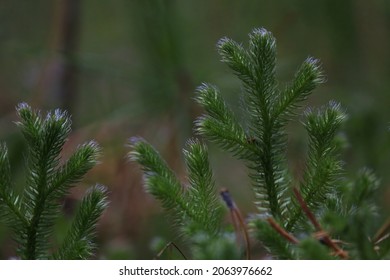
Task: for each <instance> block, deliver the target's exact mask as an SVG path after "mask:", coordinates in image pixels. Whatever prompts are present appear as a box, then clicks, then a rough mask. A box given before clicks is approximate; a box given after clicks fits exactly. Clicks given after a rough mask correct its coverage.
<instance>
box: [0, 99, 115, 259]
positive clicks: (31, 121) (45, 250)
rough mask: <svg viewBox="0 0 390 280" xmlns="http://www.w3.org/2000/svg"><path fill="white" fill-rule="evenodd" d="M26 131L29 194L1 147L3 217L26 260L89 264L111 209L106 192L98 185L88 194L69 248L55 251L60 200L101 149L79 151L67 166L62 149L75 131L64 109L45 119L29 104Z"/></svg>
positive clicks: (21, 109)
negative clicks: (14, 178)
mask: <svg viewBox="0 0 390 280" xmlns="http://www.w3.org/2000/svg"><path fill="white" fill-rule="evenodd" d="M17 113H18V115H19V117H20V122H17V125H18V126H19V127H20V129H21V131H22V133H23V136H24V138H25V139H26V142H27V145H28V155H27V168H28V177H27V180H26V186H25V188H24V190H23V193H19V192H18V191H17V190H15V189H14V188H13V186H12V183H11V171H10V164H9V161H8V151H7V148H6V146H5V145H4V144H1V146H0V218H1V220H2V221H4V222H5V223H6V224H7V225H8V226H9V227H10V228H11V229H12V230H13V237H14V239H15V241H16V243H17V245H18V248H17V254H18V257H20V258H21V259H86V258H89V257H91V256H92V254H93V249H94V247H95V244H94V241H93V238H94V235H95V227H96V224H97V221H98V219H99V217H100V216H101V214H102V212H103V210H104V209H105V208H106V206H107V194H106V189H105V187H103V186H99V185H96V186H94V187H92V188H91V189H89V190H88V191H87V194H86V195H85V197H84V198H83V200H82V202H81V204H80V206H79V209H78V211H77V214H76V216H75V218H74V220H73V223H72V225H71V227H70V229H69V231H68V232H67V234H66V236H65V239H64V241H63V244H62V245H61V246H60V247H59V248H58V249H57V250H56V249H55V248H51V247H50V244H51V242H50V241H51V240H50V238H51V235H52V233H53V229H54V224H55V221H56V218H58V216H59V215H61V213H60V210H61V203H60V199H61V198H63V197H64V196H65V195H66V194H67V193H68V190H69V188H70V187H72V185H73V184H75V183H76V182H78V181H80V180H81V179H82V177H83V176H84V175H85V174H86V173H87V172H88V170H90V169H91V168H92V167H93V166H94V165H95V164H96V163H97V157H98V155H99V147H98V145H97V144H96V143H95V142H93V141H91V142H88V143H85V144H83V145H81V146H79V147H78V148H77V150H76V151H75V152H74V154H73V155H71V156H70V157H69V159H67V160H66V161H65V162H64V163H61V161H62V158H61V150H62V147H63V145H64V144H65V142H66V140H67V137H68V135H69V133H70V132H71V121H70V117H69V116H68V115H67V114H66V113H65V112H62V111H60V110H55V111H54V112H50V113H48V114H47V115H46V117H45V118H43V117H42V116H41V115H40V113H39V112H37V111H34V110H32V109H31V108H30V106H28V105H27V104H25V103H22V104H20V105H19V106H18V107H17Z"/></svg>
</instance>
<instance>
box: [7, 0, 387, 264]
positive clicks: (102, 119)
mask: <svg viewBox="0 0 390 280" xmlns="http://www.w3.org/2000/svg"><path fill="white" fill-rule="evenodd" d="M255 27H265V28H266V29H268V30H270V31H271V32H273V34H274V36H275V37H276V38H277V45H278V64H277V75H278V78H279V81H280V85H281V86H283V84H285V83H287V82H288V81H289V80H290V79H291V78H292V76H293V74H294V71H295V70H296V69H297V67H298V66H299V65H300V63H301V62H302V61H303V60H304V59H305V58H306V57H307V56H309V55H310V56H314V57H316V58H319V59H320V60H321V61H322V66H323V69H324V71H325V74H326V77H327V82H326V84H324V85H321V86H320V87H319V88H318V89H317V90H316V91H315V93H314V94H313V95H312V96H311V97H310V99H309V100H308V101H307V102H306V103H305V104H304V105H305V106H321V105H322V104H325V103H327V102H328V101H329V100H332V99H334V100H337V101H339V102H341V104H342V106H343V107H344V108H345V110H346V112H347V113H348V115H349V119H348V121H347V123H346V125H345V126H344V128H343V131H344V136H345V139H346V140H347V143H348V145H346V147H345V150H344V152H343V155H342V157H343V160H344V161H345V166H346V172H345V176H351V175H353V174H354V173H356V171H357V170H358V169H359V168H361V167H363V166H367V167H369V168H372V169H374V170H375V171H376V174H377V175H378V176H379V177H380V178H381V179H382V189H381V191H380V195H378V199H379V201H380V203H381V204H382V205H383V207H384V209H387V210H386V211H388V212H389V207H388V205H389V202H390V199H389V196H390V191H389V184H390V172H389V167H390V132H389V124H390V110H389V105H390V95H389V94H390V79H389V77H390V54H389V50H390V1H387V0H376V1H364V0H343V1H339V0H327V1H326V0H317V1H311V0H300V1H291V0H280V1H264V0H263V1H261V0H258V1H255V0H252V1H249V0H248V1H234V0H213V1H206V0H197V1H193V0H183V1H179V0H139V1H137V0H111V1H94V0H53V1H45V0H34V1H12V0H2V1H1V3H0V62H1V63H0V139H1V141H4V142H6V143H7V145H8V147H9V150H10V155H11V164H12V170H13V173H14V178H13V179H14V183H15V187H16V188H22V187H23V184H24V180H25V179H24V178H25V177H24V175H25V170H24V167H25V166H24V155H25V143H24V140H23V139H22V137H21V135H20V132H19V131H18V130H17V128H16V126H15V124H14V122H15V121H16V120H17V118H16V115H15V106H16V105H17V104H18V103H20V102H28V103H29V104H30V105H32V106H34V107H35V108H39V109H40V110H42V111H43V112H44V111H46V110H50V109H54V108H63V109H66V110H68V111H69V112H70V113H71V114H72V119H73V133H72V135H71V137H70V139H69V141H68V143H67V145H66V147H65V150H64V156H66V155H68V154H69V153H70V152H71V151H72V150H73V149H75V147H76V146H77V145H78V144H80V143H82V142H85V141H87V140H89V139H96V140H97V141H98V142H99V143H100V144H101V146H102V147H103V155H102V158H101V164H100V165H99V166H97V167H96V168H94V169H93V170H92V171H91V172H90V173H88V176H87V177H86V179H85V180H84V181H83V182H82V183H80V184H78V185H77V186H75V188H74V189H73V190H72V192H71V194H70V196H69V197H68V198H67V199H66V200H65V201H64V217H63V218H61V220H60V221H59V222H58V226H57V228H56V235H55V237H54V240H52V242H53V243H54V244H55V243H56V242H59V241H60V240H61V238H62V237H63V235H64V233H65V231H66V227H67V225H68V224H69V222H70V221H71V216H72V212H73V210H74V208H75V205H77V201H78V200H80V198H81V197H82V195H83V193H84V191H85V190H86V188H87V187H88V186H90V185H93V184H94V183H95V182H99V183H102V184H104V185H107V186H108V187H109V190H110V200H111V204H110V208H109V210H108V211H107V212H106V213H105V214H104V217H103V218H102V220H101V223H100V226H99V234H98V242H99V249H98V251H97V256H96V257H97V258H103V259H107V258H108V259H115V258H122V259H135V258H136V259H150V258H153V257H155V255H156V248H157V247H158V246H157V245H156V244H162V243H164V242H168V241H172V240H175V241H177V240H176V239H177V238H176V235H175V232H174V231H173V230H172V229H171V227H170V221H169V220H167V219H166V218H165V216H164V215H162V212H161V208H160V206H159V204H158V203H156V202H155V201H154V200H153V199H152V198H151V197H150V196H149V195H147V194H145V192H144V190H143V187H142V176H141V172H140V170H139V167H138V166H137V165H136V164H134V163H130V162H128V160H127V159H126V154H127V153H128V151H129V148H128V147H126V143H127V141H128V139H129V138H130V137H132V136H142V137H144V138H146V139H147V140H148V141H149V142H150V143H152V144H153V145H155V147H156V148H157V149H158V150H159V151H160V152H161V154H162V155H163V157H164V158H165V159H166V161H167V162H168V163H169V164H170V166H171V167H172V168H173V169H174V170H175V171H176V172H177V174H178V176H180V177H181V178H183V179H185V170H184V168H183V161H182V155H181V150H182V148H183V147H184V145H185V142H186V140H187V139H188V138H190V137H194V133H193V131H192V124H193V121H194V120H195V118H196V117H197V116H199V115H200V114H201V113H202V111H201V109H200V108H199V107H198V106H197V105H196V104H195V102H194V101H193V97H194V91H195V89H196V87H197V86H198V85H200V83H202V82H211V83H214V84H216V85H218V86H219V87H220V89H221V91H222V92H223V95H224V96H225V97H226V99H227V100H228V101H229V102H230V104H231V106H232V108H233V109H234V110H237V111H238V112H239V109H240V107H239V100H238V96H239V93H240V91H241V85H240V83H239V81H238V80H237V79H236V78H235V77H234V75H232V73H231V72H230V71H229V69H228V68H227V66H226V65H224V64H222V63H221V62H220V61H219V60H220V58H219V56H218V54H217V52H216V48H215V44H216V43H217V41H218V40H219V39H220V38H221V37H224V36H227V37H230V38H233V39H235V40H237V41H239V42H243V44H244V45H245V44H246V43H247V40H248V37H247V34H248V33H249V32H250V31H251V30H252V29H253V28H255ZM299 121H300V119H299V117H298V118H296V119H295V120H293V122H292V124H291V125H290V126H289V127H288V129H289V144H288V162H289V166H290V168H291V170H292V172H293V173H294V174H295V175H296V176H297V177H298V178H299V175H300V173H301V171H302V168H303V166H304V157H305V152H306V143H307V139H306V135H305V131H304V129H303V128H302V126H301V125H300V122H299ZM210 160H211V162H212V166H213V168H214V173H215V177H216V181H217V184H218V186H220V187H226V188H228V189H229V190H230V192H231V193H232V195H233V197H235V199H236V201H237V204H238V206H239V207H240V209H241V211H242V212H244V214H245V215H247V214H249V213H252V212H254V211H255V208H254V206H253V204H252V200H253V194H252V192H251V190H250V186H249V184H248V180H247V177H246V170H245V168H244V166H243V165H242V163H240V162H238V161H236V160H234V159H233V158H231V157H230V156H228V155H226V154H225V153H223V152H221V151H220V150H219V149H217V148H216V147H215V146H213V145H210ZM177 242H179V244H180V242H181V241H180V240H179V241H177ZM14 255H15V251H14V244H13V242H12V239H11V238H10V233H9V232H8V231H7V229H6V228H4V227H3V226H1V225H0V258H1V259H6V258H10V257H12V256H14Z"/></svg>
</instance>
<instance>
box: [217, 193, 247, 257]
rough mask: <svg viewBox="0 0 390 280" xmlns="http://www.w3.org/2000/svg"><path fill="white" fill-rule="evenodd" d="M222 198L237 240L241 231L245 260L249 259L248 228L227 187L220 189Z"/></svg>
mask: <svg viewBox="0 0 390 280" xmlns="http://www.w3.org/2000/svg"><path fill="white" fill-rule="evenodd" d="M220 194H221V197H222V199H223V200H224V201H225V203H226V206H227V207H228V208H229V211H230V217H231V219H232V223H233V227H234V231H235V233H236V238H237V240H238V239H239V238H238V237H239V233H240V231H241V233H242V236H243V239H244V242H245V247H246V258H247V260H250V258H251V256H250V242H249V234H248V230H247V229H246V225H245V222H244V219H243V218H242V215H241V212H240V209H238V207H237V206H236V204H235V203H234V201H233V199H232V197H231V196H230V193H229V191H228V190H227V189H221V191H220Z"/></svg>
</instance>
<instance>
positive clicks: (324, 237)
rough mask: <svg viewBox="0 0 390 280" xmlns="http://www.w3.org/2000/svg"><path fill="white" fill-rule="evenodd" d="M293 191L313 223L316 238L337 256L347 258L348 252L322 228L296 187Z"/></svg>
mask: <svg viewBox="0 0 390 280" xmlns="http://www.w3.org/2000/svg"><path fill="white" fill-rule="evenodd" d="M293 191H294V195H295V197H296V198H297V200H298V203H299V205H300V206H301V208H302V210H303V212H304V213H305V214H306V216H307V218H308V219H309V220H310V222H311V223H312V224H313V226H314V228H315V229H316V231H317V233H316V236H317V238H318V239H319V240H320V241H322V242H323V243H324V244H325V245H327V246H328V247H329V248H331V249H332V250H333V251H334V253H335V255H336V256H339V257H341V258H343V259H348V253H347V252H346V251H344V250H343V249H341V248H340V247H339V246H338V245H337V244H336V243H335V242H333V240H332V239H331V238H330V236H329V234H328V233H327V232H326V231H324V230H323V229H322V227H321V225H320V223H319V222H318V221H317V219H316V217H315V216H314V214H313V213H312V212H311V211H310V209H309V207H308V206H307V204H306V202H305V200H304V199H303V197H302V195H301V194H300V192H299V190H298V189H297V188H294V189H293Z"/></svg>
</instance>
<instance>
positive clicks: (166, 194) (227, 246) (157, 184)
mask: <svg viewBox="0 0 390 280" xmlns="http://www.w3.org/2000/svg"><path fill="white" fill-rule="evenodd" d="M130 147H131V152H130V153H129V158H130V159H131V160H133V161H136V162H138V163H139V164H140V165H141V166H142V168H143V171H144V181H145V182H144V184H145V187H146V190H147V191H148V192H149V193H150V194H152V195H153V196H154V197H156V198H157V199H158V200H160V201H161V204H162V207H163V208H164V209H165V210H167V211H168V212H169V213H170V214H171V216H172V218H173V221H174V223H175V225H176V227H177V228H178V229H179V231H180V232H181V234H182V236H184V237H185V239H186V240H187V241H189V242H190V243H191V245H192V246H191V255H192V256H193V257H195V258H201V259H226V258H231V257H232V256H235V257H238V256H239V250H237V248H236V246H235V244H234V240H233V242H232V239H231V237H229V236H228V235H226V234H224V233H221V219H222V207H221V204H220V201H219V199H218V198H217V196H216V190H215V182H214V179H213V175H212V172H211V168H210V164H209V161H208V153H207V149H206V146H205V145H204V144H202V143H200V142H199V141H197V140H190V141H188V143H187V147H186V149H184V150H183V153H184V158H185V163H186V167H187V172H188V183H187V184H186V185H185V186H184V185H182V183H181V182H180V181H179V180H178V179H177V178H176V175H175V174H174V172H173V171H172V170H171V169H170V168H169V167H168V166H167V163H166V162H165V161H164V160H163V159H162V158H161V156H160V155H159V153H158V152H157V151H156V150H155V149H154V148H153V147H152V146H151V145H150V144H149V143H147V142H146V141H145V140H143V139H141V138H132V139H131V140H130ZM218 244H223V246H222V247H220V246H219V245H218Z"/></svg>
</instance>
